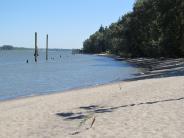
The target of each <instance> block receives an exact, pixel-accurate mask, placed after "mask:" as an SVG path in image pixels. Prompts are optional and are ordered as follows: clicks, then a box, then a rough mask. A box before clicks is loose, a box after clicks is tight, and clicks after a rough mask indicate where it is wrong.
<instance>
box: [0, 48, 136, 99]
mask: <svg viewBox="0 0 184 138" xmlns="http://www.w3.org/2000/svg"><path fill="white" fill-rule="evenodd" d="M39 52H40V53H39V54H40V55H39V62H38V63H37V64H36V63H34V58H33V51H32V50H13V51H0V100H7V99H14V98H17V97H25V96H32V95H40V94H47V93H53V92H60V91H64V90H69V89H73V88H79V87H86V86H93V85H99V84H105V83H109V82H113V81H117V80H124V79H127V78H132V77H134V76H133V74H135V73H138V72H139V70H138V69H136V68H134V67H131V66H130V65H128V64H127V63H126V62H122V61H116V60H114V59H111V58H107V57H100V56H95V55H72V54H71V51H67V50H63V51H49V57H50V59H49V61H48V62H46V61H45V52H44V51H39ZM60 55H61V58H60ZM51 57H54V60H51ZM27 59H28V60H29V63H28V64H27V63H26V60H27Z"/></svg>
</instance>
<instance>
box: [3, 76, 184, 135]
mask: <svg viewBox="0 0 184 138" xmlns="http://www.w3.org/2000/svg"><path fill="white" fill-rule="evenodd" d="M183 109H184V77H169V78H162V79H149V80H138V81H130V82H118V83H112V84H108V85H102V86H97V87H93V88H85V89H80V90H72V91H69V92H65V93H58V94H52V95H45V96H37V97H30V98H24V99H18V100H11V101H4V102H0V111H1V114H0V137H1V138H62V137H63V138H66V137H80V138H81V137H82V138H102V137H103V138H104V137H105V138H183V136H184V110H183ZM92 122H94V124H93V125H92V127H91V128H90V126H91V124H92Z"/></svg>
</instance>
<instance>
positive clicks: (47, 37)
mask: <svg viewBox="0 0 184 138" xmlns="http://www.w3.org/2000/svg"><path fill="white" fill-rule="evenodd" d="M48 39H49V36H48V34H47V36H46V60H48V45H49V43H48V41H49V40H48Z"/></svg>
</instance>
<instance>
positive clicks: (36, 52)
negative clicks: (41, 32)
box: [34, 32, 38, 62]
mask: <svg viewBox="0 0 184 138" xmlns="http://www.w3.org/2000/svg"><path fill="white" fill-rule="evenodd" d="M34 57H35V62H37V57H38V46H37V32H35V52H34Z"/></svg>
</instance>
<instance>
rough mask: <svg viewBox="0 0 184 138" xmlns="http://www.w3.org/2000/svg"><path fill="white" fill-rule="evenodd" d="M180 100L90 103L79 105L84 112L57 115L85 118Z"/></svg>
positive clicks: (181, 98) (75, 118)
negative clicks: (116, 104)
mask: <svg viewBox="0 0 184 138" xmlns="http://www.w3.org/2000/svg"><path fill="white" fill-rule="evenodd" d="M180 100H184V97H180V98H173V99H166V100H158V101H149V102H141V103H132V104H127V105H121V106H116V107H104V106H98V105H90V106H83V107H79V108H78V109H80V110H82V112H76V113H73V112H63V113H56V115H57V116H60V117H62V118H63V119H64V120H81V119H85V118H86V117H87V116H88V115H89V114H90V113H92V114H103V113H111V112H113V111H115V110H117V109H121V108H131V107H136V106H141V105H153V104H157V103H166V102H172V101H180Z"/></svg>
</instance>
